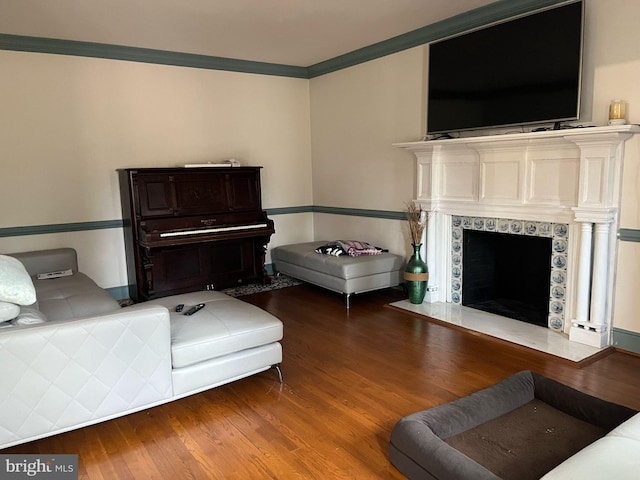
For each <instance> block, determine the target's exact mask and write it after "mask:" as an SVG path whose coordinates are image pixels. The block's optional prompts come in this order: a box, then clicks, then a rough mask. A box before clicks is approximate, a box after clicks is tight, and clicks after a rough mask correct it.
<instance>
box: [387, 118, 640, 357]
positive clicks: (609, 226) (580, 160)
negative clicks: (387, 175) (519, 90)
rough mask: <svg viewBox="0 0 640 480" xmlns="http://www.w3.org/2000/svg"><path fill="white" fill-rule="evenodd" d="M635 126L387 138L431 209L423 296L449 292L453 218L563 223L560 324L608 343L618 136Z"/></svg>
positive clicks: (579, 337)
mask: <svg viewBox="0 0 640 480" xmlns="http://www.w3.org/2000/svg"><path fill="white" fill-rule="evenodd" d="M637 133H640V127H639V126H636V125H621V126H608V127H587V128H574V129H563V130H551V131H544V132H531V133H516V134H504V135H487V136H480V137H467V138H455V139H441V140H431V141H422V142H411V143H398V144H395V145H394V146H396V147H399V148H403V149H406V150H408V151H410V152H412V153H413V155H414V156H415V158H416V161H417V170H416V198H415V201H416V202H419V203H421V204H423V205H424V207H425V208H426V209H428V210H431V211H432V212H434V214H433V216H432V218H431V221H430V222H429V227H428V229H427V239H426V245H427V249H426V252H425V253H426V258H427V262H428V264H429V266H430V280H429V288H428V295H427V297H426V298H425V301H428V302H437V301H440V302H451V301H452V298H451V295H452V291H451V283H452V275H451V270H452V268H451V267H452V265H451V258H452V254H451V248H452V239H451V232H452V226H451V221H452V218H454V217H465V218H467V217H473V218H488V219H515V220H523V221H529V222H546V223H549V224H566V225H567V226H568V249H567V252H566V257H567V258H566V260H567V262H566V284H563V288H564V289H565V290H566V295H565V296H564V297H563V298H562V301H563V302H564V303H563V308H564V312H563V313H564V318H566V319H567V320H569V319H570V322H569V321H565V322H563V324H562V326H561V328H560V329H561V330H562V331H563V332H565V333H568V334H569V338H570V339H571V340H574V341H578V342H581V343H586V344H588V345H593V346H597V347H602V346H605V345H608V344H609V343H610V330H611V329H610V325H611V311H612V305H611V298H612V296H613V284H614V281H613V277H614V268H615V264H614V261H615V249H616V233H617V228H618V211H619V208H620V189H621V181H622V163H623V158H624V143H625V141H626V140H627V139H629V138H631V136H632V135H634V134H637ZM492 223H493V222H492ZM563 268H565V267H563ZM555 320H556V322H555V323H554V325H555V328H556V329H558V322H557V319H555ZM550 327H551V324H550ZM552 328H554V327H552Z"/></svg>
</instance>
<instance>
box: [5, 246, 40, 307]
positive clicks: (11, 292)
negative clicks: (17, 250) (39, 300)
mask: <svg viewBox="0 0 640 480" xmlns="http://www.w3.org/2000/svg"><path fill="white" fill-rule="evenodd" d="M35 301H36V289H35V288H34V286H33V281H32V280H31V277H30V276H29V274H28V273H27V270H26V269H25V268H24V265H22V263H21V262H20V260H17V259H15V258H13V257H10V256H8V255H0V302H9V303H17V304H18V305H31V304H33V303H35Z"/></svg>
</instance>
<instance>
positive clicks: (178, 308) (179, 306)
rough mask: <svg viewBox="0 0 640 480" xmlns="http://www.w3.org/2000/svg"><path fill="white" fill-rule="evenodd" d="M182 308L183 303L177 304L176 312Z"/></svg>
mask: <svg viewBox="0 0 640 480" xmlns="http://www.w3.org/2000/svg"><path fill="white" fill-rule="evenodd" d="M183 308H184V303H181V304H180V305H178V306H177V307H176V312H178V313H180V312H181V311H182V309H183Z"/></svg>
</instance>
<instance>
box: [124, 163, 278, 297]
mask: <svg viewBox="0 0 640 480" xmlns="http://www.w3.org/2000/svg"><path fill="white" fill-rule="evenodd" d="M260 168H261V167H198V168H128V169H122V170H118V176H119V179H120V194H121V200H122V216H123V221H124V231H125V248H126V255H127V274H128V277H129V295H130V297H131V299H132V300H135V301H143V300H149V299H152V298H158V297H165V296H167V295H173V294H176V293H185V292H192V291H196V290H219V289H221V288H226V287H231V286H236V285H239V284H244V283H252V282H262V283H267V282H268V281H269V277H268V275H267V273H266V271H265V268H264V262H265V253H266V248H267V244H268V243H269V239H270V237H271V235H272V234H273V233H274V231H275V230H274V228H273V220H270V219H269V218H267V214H266V212H265V211H264V210H262V195H261V188H260Z"/></svg>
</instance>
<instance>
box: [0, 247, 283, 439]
mask: <svg viewBox="0 0 640 480" xmlns="http://www.w3.org/2000/svg"><path fill="white" fill-rule="evenodd" d="M14 258H17V259H18V260H20V262H19V263H20V264H21V266H22V265H23V266H24V270H25V272H24V275H25V276H26V277H27V278H29V277H30V282H31V283H32V284H33V287H32V288H33V290H34V291H35V293H36V295H35V296H36V298H37V301H36V303H34V304H32V305H24V303H27V302H28V299H26V300H25V299H23V302H22V303H23V305H22V306H19V307H18V310H19V314H18V315H17V316H15V317H14V318H7V317H10V316H11V315H12V313H11V312H13V314H15V308H16V304H12V302H11V300H12V298H11V295H13V293H15V292H14V291H12V289H10V288H9V289H6V288H5V289H4V291H5V298H4V299H3V298H2V288H1V287H2V285H0V322H2V323H0V327H2V328H0V378H1V379H2V380H1V381H0V411H2V412H3V415H2V419H1V420H0V448H6V447H9V446H12V445H16V444H20V443H25V442H28V441H31V440H35V439H38V438H42V437H46V436H49V435H54V434H57V433H61V432H65V431H68V430H72V429H76V428H80V427H83V426H86V425H91V424H95V423H98V422H101V421H105V420H109V419H112V418H115V417H119V416H122V415H126V414H128V413H132V412H136V411H139V410H143V409H146V408H150V407H153V406H155V405H159V404H162V403H167V402H170V401H173V400H176V399H178V398H181V397H185V396H187V395H191V394H194V393H197V392H201V391H204V390H207V389H210V388H213V387H216V386H219V385H223V384H225V383H229V382H232V381H234V380H237V379H240V378H244V377H247V376H250V375H253V374H256V373H259V372H262V371H265V370H268V369H269V368H271V367H276V369H277V373H278V377H279V379H280V381H282V376H281V372H280V369H279V364H280V362H281V361H282V348H281V345H280V340H281V339H282V323H281V322H280V321H279V320H278V319H277V318H275V317H274V316H272V315H270V314H269V313H267V312H265V311H263V310H261V309H260V308H258V307H256V306H253V305H250V304H248V303H245V302H243V301H241V300H239V299H236V298H231V297H229V296H227V295H224V294H222V293H220V292H213V291H202V292H193V293H187V294H183V295H176V296H172V297H166V298H162V299H158V300H154V301H152V302H146V303H141V304H137V305H133V306H128V307H124V308H121V307H120V305H119V304H118V302H116V301H115V300H114V299H112V298H111V297H110V296H109V294H108V293H107V292H106V291H104V290H103V289H101V288H100V287H98V286H97V285H96V284H95V282H93V280H91V279H90V278H89V277H87V276H86V275H83V274H82V273H80V272H78V267H77V258H76V252H75V251H74V250H73V249H56V250H48V251H40V252H27V253H21V254H13V255H12V256H11V257H8V256H0V283H2V282H3V281H4V282H6V280H7V275H3V260H4V261H5V264H6V263H7V261H8V262H9V263H11V262H13V259H14ZM14 266H15V265H14ZM10 269H11V268H9V270H10ZM7 270H8V269H6V268H5V269H4V271H5V273H6V271H7ZM66 270H71V272H72V274H71V275H69V276H62V277H59V278H54V279H43V280H40V279H38V278H37V277H36V275H37V274H38V273H48V272H60V271H66ZM28 283H29V282H26V281H25V284H28ZM5 287H6V285H5ZM7 296H8V297H7ZM7 300H9V301H7ZM18 300H19V299H18ZM199 303H203V304H205V306H204V308H203V309H202V310H200V311H198V312H197V313H196V314H194V315H191V316H185V315H183V313H177V312H175V307H176V306H177V305H178V304H184V305H185V307H184V310H187V309H188V308H189V307H190V306H193V305H196V304H199ZM275 378H276V377H275V375H274V380H275Z"/></svg>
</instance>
